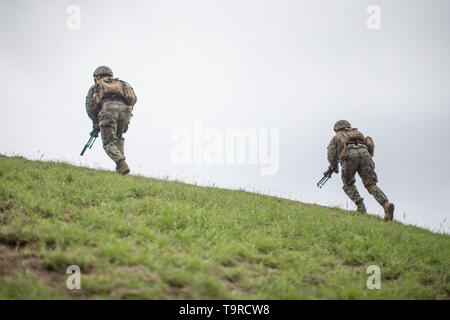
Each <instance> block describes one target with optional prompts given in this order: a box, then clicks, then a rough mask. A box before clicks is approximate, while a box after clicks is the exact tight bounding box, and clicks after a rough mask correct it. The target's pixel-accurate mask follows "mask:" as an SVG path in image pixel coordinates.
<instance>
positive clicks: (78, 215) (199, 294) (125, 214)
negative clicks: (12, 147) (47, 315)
mask: <svg viewBox="0 0 450 320" xmlns="http://www.w3.org/2000/svg"><path fill="white" fill-rule="evenodd" d="M69 265H78V266H79V267H80V268H81V287H82V289H81V290H68V289H67V288H66V280H67V278H68V276H69V275H68V274H66V269H67V267H68V266H69ZM370 265H378V266H379V267H380V270H381V289H380V290H376V289H374V290H369V289H368V288H367V287H366V281H367V278H368V277H369V276H370V274H367V267H368V266H370ZM449 265H450V237H449V236H448V235H441V234H434V233H432V232H430V231H427V230H424V229H420V228H417V227H413V226H405V225H403V224H401V223H398V222H395V221H393V222H388V223H387V222H384V221H383V220H382V219H381V218H379V217H376V216H372V215H360V214H357V213H356V212H353V211H344V210H340V209H333V208H327V207H321V206H317V205H311V204H304V203H300V202H296V201H289V200H284V199H279V198H274V197H268V196H263V195H258V194H252V193H248V192H243V191H233V190H223V189H218V188H206V187H198V186H193V185H187V184H183V183H179V182H169V181H162V180H156V179H150V178H145V177H139V176H119V175H117V174H116V173H115V172H109V171H99V170H92V169H87V168H80V167H74V166H71V165H68V164H64V163H52V162H40V161H29V160H26V159H24V158H21V157H13V158H10V157H5V156H0V298H2V299H11V298H19V299H35V298H42V299H47V298H50V299H51V298H57V299H72V298H83V299H84V298H94V299H104V298H107V299H108V298H115V299H124V298H133V299H134V298H145V299H355V298H356V299H392V298H396V299H413V298H416V299H449V297H450V271H449Z"/></svg>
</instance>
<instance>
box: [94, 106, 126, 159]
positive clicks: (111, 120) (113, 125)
mask: <svg viewBox="0 0 450 320" xmlns="http://www.w3.org/2000/svg"><path fill="white" fill-rule="evenodd" d="M118 117H119V113H118V110H117V108H116V107H115V106H112V105H108V104H107V105H105V106H104V107H103V108H102V111H100V113H99V120H100V123H99V124H100V132H101V134H102V141H103V149H105V152H106V154H107V155H108V156H109V157H110V158H111V159H112V160H113V161H114V162H115V163H116V164H118V163H120V161H121V160H123V159H125V157H124V155H123V153H122V152H121V151H120V150H119V148H117V140H118V137H117V120H118Z"/></svg>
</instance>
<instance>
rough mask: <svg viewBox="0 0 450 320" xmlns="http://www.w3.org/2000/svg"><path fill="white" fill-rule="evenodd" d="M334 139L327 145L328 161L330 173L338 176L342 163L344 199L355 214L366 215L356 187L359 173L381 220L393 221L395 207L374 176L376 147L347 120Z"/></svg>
mask: <svg viewBox="0 0 450 320" xmlns="http://www.w3.org/2000/svg"><path fill="white" fill-rule="evenodd" d="M333 129H334V132H335V133H336V135H335V136H334V137H333V138H332V139H331V141H330V143H329V145H328V148H327V150H328V152H327V158H328V162H329V163H330V165H329V168H328V169H329V170H332V171H333V172H335V173H338V172H339V162H340V163H341V170H342V173H341V176H342V182H343V184H344V186H343V189H344V192H345V193H346V194H347V196H348V197H349V198H350V199H351V200H352V201H353V202H354V203H355V204H356V206H357V211H358V212H361V213H366V207H365V205H364V199H363V198H362V197H361V196H360V194H359V192H358V189H357V188H356V186H355V174H356V172H358V174H359V176H360V177H361V179H362V182H363V184H364V187H365V188H366V189H367V191H368V192H369V193H370V194H371V195H372V196H373V197H374V198H375V200H376V201H377V202H378V203H379V204H380V205H381V206H382V207H383V209H384V220H386V221H390V220H392V219H393V218H394V204H393V203H391V202H389V199H388V198H387V196H386V195H385V194H384V192H383V191H382V190H381V189H380V187H378V186H377V182H378V178H377V175H376V173H375V163H374V162H373V159H372V157H373V154H374V149H375V145H374V143H373V140H372V138H371V137H365V136H364V135H363V134H362V133H361V132H360V131H358V129H357V128H352V127H351V125H350V123H349V122H348V121H346V120H339V121H338V122H336V124H335V125H334V128H333Z"/></svg>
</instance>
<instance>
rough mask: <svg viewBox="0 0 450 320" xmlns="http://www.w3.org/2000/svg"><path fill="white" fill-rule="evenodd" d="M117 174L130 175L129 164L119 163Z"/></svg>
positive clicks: (123, 161)
mask: <svg viewBox="0 0 450 320" xmlns="http://www.w3.org/2000/svg"><path fill="white" fill-rule="evenodd" d="M117 172H118V173H120V174H124V175H125V174H129V173H130V168H128V164H127V163H126V161H125V160H122V161H120V162H119V166H118V168H117Z"/></svg>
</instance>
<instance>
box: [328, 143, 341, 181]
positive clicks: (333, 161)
mask: <svg viewBox="0 0 450 320" xmlns="http://www.w3.org/2000/svg"><path fill="white" fill-rule="evenodd" d="M327 158H328V162H329V163H330V167H329V168H330V169H331V170H333V171H334V172H335V173H337V172H338V171H339V166H338V152H337V136H334V137H333V139H331V141H330V143H329V144H328V147H327Z"/></svg>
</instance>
